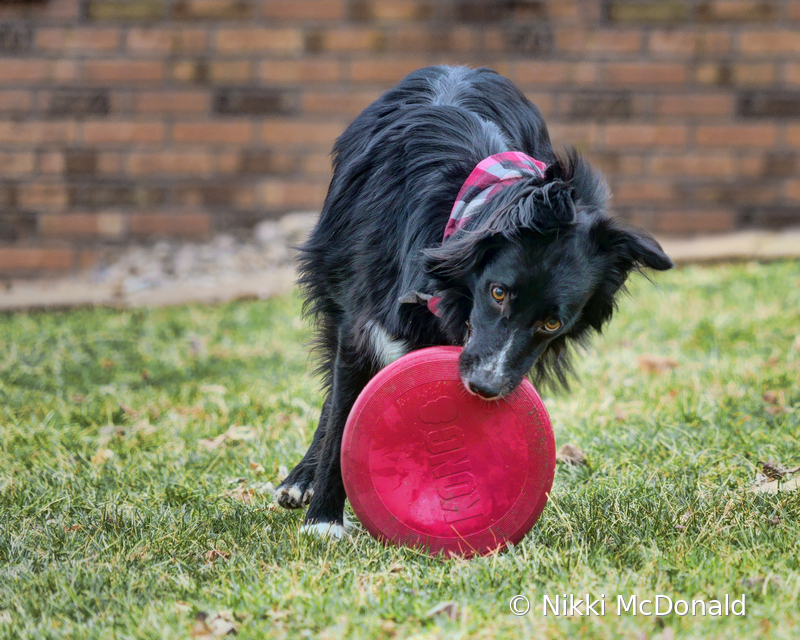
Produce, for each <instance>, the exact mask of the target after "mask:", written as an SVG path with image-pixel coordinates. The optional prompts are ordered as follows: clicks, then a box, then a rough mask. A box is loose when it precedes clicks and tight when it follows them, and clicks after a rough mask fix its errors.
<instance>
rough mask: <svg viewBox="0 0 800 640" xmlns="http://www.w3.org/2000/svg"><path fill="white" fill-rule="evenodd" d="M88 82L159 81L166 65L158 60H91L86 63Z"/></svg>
mask: <svg viewBox="0 0 800 640" xmlns="http://www.w3.org/2000/svg"><path fill="white" fill-rule="evenodd" d="M85 74H86V75H85V77H86V80H87V82H92V83H109V84H110V83H113V84H132V83H140V82H159V81H160V80H162V78H163V77H164V65H163V64H162V63H161V62H160V61H157V60H91V61H89V62H87V63H86V68H85Z"/></svg>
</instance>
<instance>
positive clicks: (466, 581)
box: [0, 262, 800, 640]
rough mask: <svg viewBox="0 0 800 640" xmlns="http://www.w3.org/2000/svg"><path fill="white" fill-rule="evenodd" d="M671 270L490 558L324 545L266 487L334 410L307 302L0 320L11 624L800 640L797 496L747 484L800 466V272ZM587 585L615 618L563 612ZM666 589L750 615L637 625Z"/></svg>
mask: <svg viewBox="0 0 800 640" xmlns="http://www.w3.org/2000/svg"><path fill="white" fill-rule="evenodd" d="M655 280H656V285H653V284H651V283H648V282H647V281H646V280H645V279H644V278H641V277H634V279H633V282H632V283H631V292H632V297H631V298H628V299H625V300H622V301H621V309H620V312H619V314H618V316H617V317H616V318H615V319H614V321H612V323H611V325H610V326H609V328H608V331H607V333H606V335H605V336H604V337H603V338H601V339H597V340H595V341H594V343H593V346H592V348H591V350H590V351H589V353H587V354H585V355H584V356H583V357H580V358H578V359H577V363H578V366H577V369H578V372H579V376H580V380H579V381H578V382H577V383H575V384H574V385H573V390H572V392H571V393H570V394H568V395H558V396H556V397H551V396H548V397H546V398H545V402H546V404H547V406H548V408H549V410H550V412H551V416H552V418H553V422H554V428H555V432H556V441H557V444H559V445H560V444H563V443H567V442H570V443H574V444H576V445H578V446H579V447H581V448H582V449H583V450H584V451H585V452H586V453H587V455H588V458H589V461H590V465H589V466H588V467H577V468H571V467H569V468H567V467H559V469H558V472H557V475H556V480H555V484H554V486H553V491H552V496H551V499H550V502H549V503H548V506H547V508H546V509H545V511H544V513H543V515H542V517H541V519H540V520H539V522H538V523H537V525H536V526H535V527H534V529H533V531H532V532H531V533H530V534H529V535H528V537H527V538H526V539H525V540H524V542H523V543H522V544H520V545H519V546H518V547H516V548H514V549H512V550H510V551H507V552H504V553H501V554H498V555H494V556H490V557H484V558H478V559H474V560H470V561H464V560H449V561H445V560H440V559H430V558H427V557H422V556H420V555H418V554H417V553H415V552H412V551H410V550H403V549H395V548H392V549H388V548H384V547H382V546H381V545H380V544H378V543H377V542H375V541H374V540H372V539H371V538H370V537H369V536H368V535H367V534H366V533H364V532H363V531H361V532H357V533H356V534H355V535H353V536H351V537H350V538H348V539H346V540H344V541H342V542H340V543H338V544H330V543H320V542H317V541H315V540H307V539H305V538H301V537H300V536H299V534H298V529H299V526H300V523H301V519H302V514H301V513H299V512H285V511H279V510H276V509H275V508H274V507H273V505H272V504H271V503H270V498H269V487H268V485H267V482H270V481H272V482H274V481H275V478H276V476H277V475H278V473H279V468H280V467H281V466H287V467H291V465H292V464H293V463H294V462H296V461H297V460H299V458H300V456H301V455H302V453H303V452H304V450H305V446H306V444H307V443H308V442H309V441H310V437H311V434H312V431H313V429H314V427H315V426H316V422H315V421H316V418H317V416H318V412H319V408H320V404H321V398H320V395H319V394H318V392H317V381H316V380H315V379H314V378H313V377H312V376H311V375H310V373H309V372H310V371H311V368H312V367H311V363H310V362H309V359H308V355H307V353H306V350H305V346H304V343H305V341H306V340H307V339H308V337H309V334H308V330H307V328H306V327H305V325H304V324H303V322H302V321H301V320H300V317H299V308H300V301H299V300H298V299H297V298H294V297H289V298H283V299H275V300H270V301H266V302H240V303H232V304H228V305H224V306H218V307H201V306H183V307H177V308H171V309H158V310H110V309H91V310H75V311H69V312H53V313H43V312H38V313H20V314H9V315H2V316H0V405H1V406H0V411H1V412H2V413H1V417H0V636H2V637H27V638H37V639H38V638H47V637H53V638H56V637H57V638H62V637H73V638H100V637H103V638H127V637H129V638H140V637H144V638H162V637H166V638H171V637H189V636H190V635H195V636H196V637H202V633H204V632H206V631H208V630H217V631H225V630H226V629H227V628H226V626H225V625H227V624H228V623H225V622H224V621H225V620H229V621H230V624H232V625H234V626H235V628H236V630H237V631H238V635H239V637H241V638H261V637H271V638H272V637H274V638H290V639H295V638H303V637H321V638H340V637H345V638H362V637H379V638H407V637H414V638H519V637H535V638H545V637H548V638H550V637H553V638H578V637H580V638H617V637H626V638H645V637H646V638H659V637H661V638H665V639H666V638H670V637H677V638H692V637H713V638H725V639H726V640H731V639H733V638H758V637H770V638H792V639H795V638H797V634H798V631H797V629H798V627H800V607H798V604H800V559H799V558H798V556H799V555H800V553H799V552H798V549H800V524H798V517H799V516H800V491H793V492H781V493H778V494H777V495H766V494H755V493H752V492H748V488H750V486H751V485H752V482H753V479H754V477H755V474H756V472H757V471H758V470H759V469H760V467H759V466H758V463H757V461H759V460H764V461H769V460H774V461H777V462H780V463H782V464H783V465H785V466H786V467H796V466H798V465H800V384H798V381H800V262H777V263H773V264H768V265H761V264H743V265H738V266H720V267H711V268H684V269H680V270H677V271H674V272H670V273H667V274H663V275H662V274H658V275H657V276H656V277H655ZM640 356H659V357H664V358H673V359H674V360H675V361H676V362H677V367H676V368H672V369H669V368H667V370H665V371H661V372H658V371H652V370H651V369H653V367H652V366H649V367H648V366H647V363H646V362H645V363H642V362H640V360H639V358H640ZM231 427H243V428H239V429H232V430H231V431H228V430H229V429H230V428H231ZM226 432H227V433H228V434H229V436H231V437H229V438H227V439H225V440H224V441H223V439H222V438H219V439H216V440H215V438H217V437H218V436H220V435H221V434H225V433H226ZM201 441H202V442H201ZM112 454H113V455H112ZM587 591H588V592H589V593H591V594H592V595H593V596H594V597H599V596H600V594H606V601H607V603H608V604H607V608H606V615H605V616H604V617H595V616H592V617H582V618H579V617H573V618H563V617H560V618H557V617H554V616H553V615H552V613H551V614H550V615H548V616H547V617H545V616H543V615H542V602H543V596H544V595H549V596H550V597H551V598H554V597H555V596H556V595H559V594H575V595H576V597H583V596H579V595H578V594H585V593H586V592H587ZM515 594H523V595H525V596H527V597H528V598H529V599H530V601H531V603H532V609H531V611H530V613H528V615H526V616H521V617H516V616H514V615H512V614H511V613H510V611H509V600H510V598H511V597H512V596H513V595H515ZM656 594H664V595H668V596H670V597H672V598H673V599H678V598H689V599H691V598H695V599H699V598H702V599H705V600H707V601H708V600H712V599H718V598H724V596H725V594H729V595H730V596H731V597H735V598H740V597H741V594H745V595H746V602H747V605H746V606H747V608H746V614H747V615H746V616H745V617H735V616H728V617H724V616H723V617H711V616H706V617H703V616H696V617H691V616H684V617H678V616H676V615H674V614H670V615H667V616H665V617H656V616H649V617H648V616H642V615H637V616H633V615H632V614H630V613H625V612H623V614H622V615H621V616H617V615H616V597H617V595H623V596H625V597H626V599H627V598H629V596H630V595H638V596H639V598H641V599H644V598H652V597H654V596H655V595H656ZM443 601H454V602H455V603H457V610H456V611H455V612H454V616H453V617H454V619H450V617H448V616H445V615H439V616H428V615H427V612H428V611H429V610H430V609H431V608H432V607H434V606H435V605H437V604H438V603H441V602H443ZM202 613H205V614H207V616H208V617H207V618H206V619H205V622H202V621H201V620H200V619H201V618H203V617H204V616H203V615H202ZM198 614H200V615H199V617H198ZM215 614H218V615H219V616H221V617H217V618H215Z"/></svg>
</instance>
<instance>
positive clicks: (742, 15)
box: [696, 0, 779, 23]
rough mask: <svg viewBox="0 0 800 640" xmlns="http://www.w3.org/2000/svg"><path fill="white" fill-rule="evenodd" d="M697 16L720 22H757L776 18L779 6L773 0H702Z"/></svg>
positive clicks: (701, 18)
mask: <svg viewBox="0 0 800 640" xmlns="http://www.w3.org/2000/svg"><path fill="white" fill-rule="evenodd" d="M696 16H697V18H698V19H700V20H707V21H709V22H714V23H717V22H720V21H722V20H729V21H736V22H756V21H768V20H774V19H776V18H777V17H778V16H779V14H778V7H777V6H776V5H775V4H774V3H773V2H764V0H711V1H708V2H701V3H700V5H699V6H698V7H697V13H696Z"/></svg>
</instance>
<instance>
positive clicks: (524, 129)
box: [275, 66, 673, 538]
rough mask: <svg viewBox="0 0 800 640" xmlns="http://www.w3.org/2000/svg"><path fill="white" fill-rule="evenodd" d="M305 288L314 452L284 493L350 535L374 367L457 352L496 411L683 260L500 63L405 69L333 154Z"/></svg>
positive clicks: (564, 364) (305, 264)
mask: <svg viewBox="0 0 800 640" xmlns="http://www.w3.org/2000/svg"><path fill="white" fill-rule="evenodd" d="M332 155H333V177H332V180H331V183H330V187H329V189H328V193H327V197H326V199H325V203H324V206H323V209H322V213H321V216H320V218H319V221H318V223H317V225H316V227H315V228H314V229H313V231H312V232H311V234H310V236H309V239H308V240H307V242H306V243H305V244H304V245H303V246H302V247H301V248H300V254H299V280H298V284H299V285H300V287H301V290H302V291H303V292H304V294H305V298H306V303H305V307H304V311H305V313H306V314H307V315H308V316H310V317H311V318H312V319H313V321H314V323H315V329H316V342H315V345H314V346H315V347H316V349H317V350H318V353H319V356H320V366H319V371H318V372H319V373H321V375H322V381H323V387H324V390H325V400H324V403H323V405H322V410H321V415H320V419H319V426H318V427H317V430H316V432H315V434H314V437H313V439H312V442H311V445H310V447H309V449H308V452H307V453H306V454H305V456H304V457H303V459H302V460H301V461H300V463H299V464H298V465H297V466H296V467H294V469H293V470H292V471H291V472H290V473H289V475H288V476H287V477H286V479H285V480H284V481H283V482H282V483H281V484H280V485H279V487H278V489H277V490H276V494H275V499H276V502H277V503H278V504H279V505H280V506H282V507H285V508H301V507H304V506H306V505H308V511H307V513H306V517H305V522H304V525H303V528H302V530H303V531H305V532H309V533H313V534H317V535H320V536H330V537H333V538H339V537H342V536H343V535H344V533H345V525H346V523H345V520H344V505H345V499H346V495H345V489H344V484H343V481H342V473H341V466H340V450H341V443H342V433H343V430H344V425H345V421H346V419H347V416H348V414H349V412H350V409H351V408H352V406H353V403H354V402H355V400H356V398H357V397H358V395H359V393H360V392H361V390H362V389H363V388H364V386H365V385H366V384H367V382H368V381H369V380H370V378H372V377H373V376H374V375H375V374H376V373H377V372H378V371H379V370H380V369H382V368H383V367H385V366H386V365H388V364H389V363H391V362H392V361H394V360H396V359H398V358H400V357H402V356H403V355H405V354H407V353H409V352H410V351H413V350H415V349H421V348H423V347H429V346H434V345H459V346H463V350H462V352H461V355H460V358H459V370H460V374H461V377H462V380H463V383H464V386H465V387H466V389H467V391H468V392H470V393H472V394H476V395H478V396H481V397H482V398H484V399H486V400H487V401H488V400H494V399H497V398H502V397H503V396H505V395H506V394H508V393H510V392H511V391H513V390H514V389H515V388H516V386H517V385H518V384H519V383H520V382H521V381H522V378H523V377H524V376H525V375H526V374H530V375H531V377H532V379H533V381H534V383H535V384H536V385H542V384H548V383H550V384H554V385H556V386H567V381H568V374H569V372H570V365H569V354H568V345H569V344H570V343H571V342H575V343H583V342H584V341H585V339H586V338H587V336H588V335H589V334H591V332H593V331H596V332H599V331H600V330H601V328H602V327H603V325H604V324H605V323H606V322H607V321H608V320H609V319H610V318H611V315H612V313H613V311H614V308H615V296H616V295H617V294H618V293H619V292H620V290H621V289H623V285H624V283H625V280H626V278H627V277H628V274H629V273H630V272H631V271H632V270H637V269H641V268H642V267H648V268H651V269H657V270H666V269H669V268H671V267H672V266H673V264H672V262H671V260H670V259H669V258H668V257H667V256H666V254H665V253H664V252H663V250H662V249H661V247H660V246H659V244H658V243H657V242H656V241H655V240H654V239H653V238H652V237H651V236H650V235H648V234H647V233H646V232H644V231H642V230H636V229H632V228H626V227H623V226H621V225H619V224H618V223H617V222H615V221H614V220H613V219H612V218H611V217H609V214H608V211H607V207H608V200H609V191H608V187H607V186H606V183H605V181H604V180H603V179H602V177H601V176H600V175H599V173H597V172H596V171H594V170H593V169H592V168H591V167H590V166H589V164H588V163H587V161H585V160H584V159H583V158H582V157H581V156H580V155H579V154H577V153H576V152H575V151H574V150H570V151H567V152H565V153H560V154H556V153H555V152H554V151H553V148H552V145H551V143H550V137H549V134H548V132H547V127H546V126H545V122H544V120H543V118H542V115H541V113H540V112H539V110H538V109H537V108H536V107H535V106H534V105H533V104H532V103H531V102H530V101H529V100H528V99H527V98H526V97H525V96H524V95H523V94H522V92H520V91H519V90H518V89H517V88H516V87H515V86H514V85H513V84H512V83H511V81H509V80H508V79H506V78H504V77H502V76H500V75H499V74H497V73H496V72H494V71H492V70H490V69H485V68H481V69H468V68H465V67H448V66H437V67H428V68H425V69H420V70H418V71H415V72H413V73H411V74H410V75H409V76H407V77H406V78H405V79H404V80H402V81H401V82H400V84H398V85H397V86H396V87H395V88H393V89H391V90H389V91H388V92H386V93H385V94H383V96H381V97H380V98H379V99H378V100H376V101H375V102H374V103H372V104H371V105H370V106H369V107H367V108H366V109H365V110H364V111H363V112H362V113H361V114H360V115H359V116H358V117H357V118H356V119H355V121H354V122H353V123H352V124H351V125H350V126H349V127H348V128H347V130H346V131H345V132H344V133H343V134H342V135H341V136H340V137H339V138H338V140H337V141H336V143H335V145H334V148H333V154H332Z"/></svg>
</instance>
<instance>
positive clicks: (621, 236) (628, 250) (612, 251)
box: [583, 218, 674, 331]
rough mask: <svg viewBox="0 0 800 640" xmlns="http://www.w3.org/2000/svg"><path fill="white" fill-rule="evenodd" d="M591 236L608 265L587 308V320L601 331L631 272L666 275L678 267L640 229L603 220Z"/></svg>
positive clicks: (584, 318)
mask: <svg viewBox="0 0 800 640" xmlns="http://www.w3.org/2000/svg"><path fill="white" fill-rule="evenodd" d="M591 235H592V239H593V241H594V242H595V243H596V246H597V247H598V253H599V254H600V255H601V256H602V257H604V258H605V259H606V260H607V262H606V268H604V269H603V270H602V272H601V273H602V277H601V279H600V282H599V283H598V285H597V288H596V290H595V292H594V294H593V295H592V297H591V298H590V299H589V301H588V302H587V303H586V305H585V306H584V308H583V320H584V321H585V322H586V323H587V324H588V325H589V326H591V327H592V328H593V329H595V330H596V331H600V330H601V329H602V327H603V325H604V324H605V323H606V322H607V321H608V320H610V319H611V315H612V314H613V313H614V307H615V302H614V298H615V296H616V295H617V292H618V291H619V290H620V289H622V288H623V286H624V285H625V280H627V278H628V274H629V273H630V272H631V270H633V269H639V268H641V267H649V268H651V269H658V270H659V271H664V270H666V269H671V268H672V267H673V266H674V265H673V264H672V260H670V259H669V257H668V256H667V255H666V254H665V253H664V251H663V249H661V246H660V245H659V244H658V242H656V240H655V239H654V238H653V237H652V236H651V235H650V234H648V233H647V232H645V231H642V230H640V229H627V228H624V227H620V226H618V225H617V224H616V223H615V222H614V221H613V220H611V219H609V218H601V219H600V220H599V221H598V222H596V223H595V224H594V226H593V227H592V228H591Z"/></svg>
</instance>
